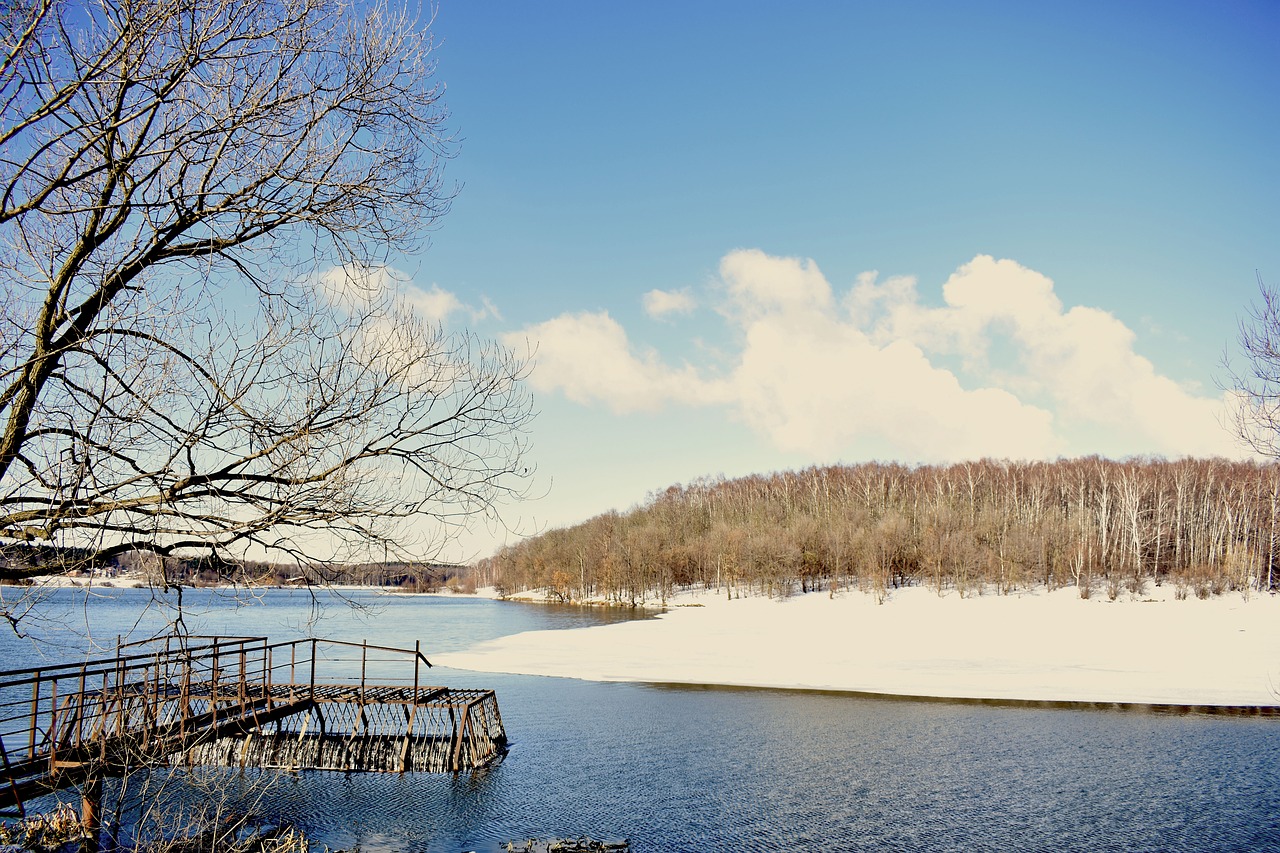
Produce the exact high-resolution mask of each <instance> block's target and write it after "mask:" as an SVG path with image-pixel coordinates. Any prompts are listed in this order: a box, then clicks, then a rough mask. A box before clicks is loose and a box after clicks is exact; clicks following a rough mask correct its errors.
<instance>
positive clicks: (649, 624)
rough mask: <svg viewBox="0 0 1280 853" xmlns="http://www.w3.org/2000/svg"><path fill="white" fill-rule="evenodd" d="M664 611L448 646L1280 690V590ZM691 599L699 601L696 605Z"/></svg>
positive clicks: (1047, 683) (930, 679) (784, 673)
mask: <svg viewBox="0 0 1280 853" xmlns="http://www.w3.org/2000/svg"><path fill="white" fill-rule="evenodd" d="M669 603H670V604H672V605H673V607H672V609H671V610H669V611H668V612H666V613H663V614H661V615H660V616H659V617H658V618H656V619H648V620H640V621H633V622H623V623H616V624H611V625H603V626H598V627H592V628H581V629H575V630H554V631H533V632H528V633H524V634H517V635H514V636H511V637H504V638H501V639H498V640H494V641H490V642H487V643H483V644H481V645H478V646H476V647H474V648H472V649H470V650H467V651H465V652H458V653H454V654H448V655H439V656H438V657H437V658H436V662H437V663H440V664H444V665H446V666H450V667H455V668H458V669H469V670H477V671H482V672H509V673H521V674H529V675H553V676H565V677H571V678H582V679H589V680H597V681H640V682H665V683H687V684H723V685H741V686H756V687H781V688H801V689H819V690H843V691H859V692H870V693H887V694H896V695H904V696H937V697H952V698H971V699H1010V700H1018V699H1023V700H1044V701H1083V702H1133V703H1152V704H1190V705H1280V597H1274V596H1261V595H1255V596H1253V597H1252V598H1251V599H1249V600H1247V601H1246V600H1244V599H1243V598H1242V597H1241V596H1239V595H1235V594H1232V595H1225V596H1221V597H1218V598H1213V599H1208V600H1198V599H1194V598H1191V599H1187V600H1183V601H1179V600H1176V599H1175V597H1174V595H1173V590H1172V589H1171V588H1169V587H1162V588H1158V589H1154V590H1152V592H1151V594H1149V595H1146V596H1143V597H1142V598H1141V599H1140V600H1132V599H1128V598H1127V597H1124V598H1122V599H1121V600H1117V601H1114V602H1112V601H1107V600H1105V599H1092V600H1088V601H1085V600H1081V599H1080V598H1079V597H1078V596H1077V594H1076V591H1075V590H1074V589H1062V590H1058V591H1055V592H1052V593H1046V592H1033V593H1025V594H1022V595H1015V596H995V595H986V596H978V597H972V598H965V599H961V598H960V597H959V596H957V595H955V594H954V593H953V594H949V595H945V596H941V597H940V596H938V595H936V594H935V593H933V592H930V591H929V590H926V589H907V590H900V591H897V592H895V593H894V594H893V596H892V598H891V599H890V601H888V602H887V603H886V604H883V605H878V604H877V603H876V601H875V599H874V598H873V597H872V596H869V595H863V594H861V593H857V592H849V593H844V594H837V595H836V596H835V598H829V597H828V595H827V594H826V593H814V594H810V595H804V596H795V597H793V598H790V599H787V600H781V601H779V600H770V599H767V598H741V599H735V600H732V601H727V600H725V598H724V597H723V596H717V595H711V594H701V595H686V596H682V597H680V598H677V599H674V600H673V601H671V602H669ZM689 605H693V606H689Z"/></svg>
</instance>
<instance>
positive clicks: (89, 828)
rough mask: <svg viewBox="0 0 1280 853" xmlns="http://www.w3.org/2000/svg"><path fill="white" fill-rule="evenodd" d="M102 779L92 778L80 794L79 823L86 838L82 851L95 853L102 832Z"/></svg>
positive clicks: (98, 777) (99, 777)
mask: <svg viewBox="0 0 1280 853" xmlns="http://www.w3.org/2000/svg"><path fill="white" fill-rule="evenodd" d="M101 815H102V777H101V776H94V777H92V778H90V779H89V780H88V781H87V782H85V783H84V788H82V789H81V792H80V823H81V825H82V826H83V827H84V833H85V836H86V839H85V845H84V849H85V850H87V851H89V853H97V850H98V842H99V835H100V834H101V831H102V817H101Z"/></svg>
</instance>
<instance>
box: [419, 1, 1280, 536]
mask: <svg viewBox="0 0 1280 853" xmlns="http://www.w3.org/2000/svg"><path fill="white" fill-rule="evenodd" d="M433 29H434V32H435V34H436V37H437V40H438V42H439V44H438V51H437V54H436V57H437V59H438V62H439V67H438V73H439V76H440V78H441V79H442V80H443V81H444V82H445V83H446V85H447V86H448V90H447V94H446V99H447V102H448V106H449V109H450V111H451V113H452V116H453V119H452V123H453V127H454V128H455V129H456V131H457V133H458V135H459V136H460V137H461V145H460V148H459V153H458V156H457V158H456V159H455V160H453V161H452V162H450V163H449V164H448V167H447V170H448V175H449V176H450V178H451V179H452V180H454V181H457V182H458V183H459V184H461V185H462V190H461V193H460V195H459V196H458V198H457V200H456V202H455V204H454V207H453V210H452V212H451V213H450V214H449V215H448V216H446V217H445V218H444V219H443V220H442V221H441V223H440V224H439V225H438V227H437V228H436V230H435V231H434V232H433V234H432V243H431V246H430V248H429V249H428V251H427V252H425V253H424V254H422V255H421V256H419V257H415V258H412V259H403V261H402V262H400V263H399V265H400V266H401V267H402V268H403V269H404V271H405V272H406V273H407V274H408V276H409V278H410V279H411V282H412V284H411V285H410V287H411V288H416V289H418V290H420V291H425V292H427V293H437V292H440V293H443V294H451V295H452V298H447V297H439V295H438V294H437V295H438V298H437V299H435V300H434V301H433V300H429V299H423V300H422V301H423V304H433V305H435V306H436V308H435V312H436V315H437V317H438V318H440V319H443V321H444V322H445V323H446V324H447V325H451V326H456V327H468V328H471V329H472V330H474V331H475V332H477V333H479V334H481V335H485V336H489V337H494V338H499V339H502V340H505V341H507V342H508V343H509V344H511V345H513V346H516V347H522V346H523V345H524V342H525V341H529V342H530V343H531V344H532V345H534V346H536V347H537V354H536V356H535V366H534V368H533V373H532V376H531V383H532V386H533V388H534V391H535V394H536V398H537V405H538V408H539V410H540V412H541V414H540V416H539V418H538V420H537V421H536V422H535V424H534V427H533V433H532V435H531V439H532V443H533V451H532V460H533V461H534V462H535V463H536V465H537V466H538V475H537V476H538V481H537V483H535V486H534V491H535V492H536V493H538V494H541V495H543V496H542V497H541V498H539V499H538V500H534V501H530V502H526V503H523V504H520V505H518V506H513V507H508V508H507V509H506V511H505V513H506V518H507V521H508V522H509V523H511V524H512V525H514V526H515V527H516V528H517V529H518V531H520V532H536V531H537V530H540V529H544V528H545V527H547V526H561V525H564V524H570V523H573V522H576V521H580V520H582V519H585V518H587V517H590V516H592V515H595V514H597V513H599V512H603V511H606V510H608V509H611V508H616V509H620V510H625V509H626V508H627V507H629V506H631V505H632V504H635V503H637V502H639V501H641V500H643V499H644V497H645V495H646V493H648V492H649V491H651V490H659V489H662V488H665V487H666V486H667V485H670V484H671V483H673V482H687V481H689V480H692V479H694V478H696V477H699V476H704V475H711V476H715V475H719V474H724V475H726V476H738V475H741V474H746V473H750V472H767V471H773V470H778V469H782V468H797V467H803V466H807V465H811V464H826V463H836V462H849V463H855V462H859V461H864V460H868V459H894V460H899V461H904V462H923V461H928V462H934V461H947V460H953V459H962V458H968V457H972V456H994V457H1002V456H1004V457H1011V458H1036V457H1044V458H1054V457H1057V456H1059V455H1066V456H1075V455H1082V454H1090V453H1101V454H1104V455H1109V456H1125V455H1133V454H1158V455H1164V456H1170V457H1175V456H1181V455H1205V454H1210V453H1236V452H1238V451H1236V450H1235V449H1234V447H1233V445H1232V444H1231V442H1230V438H1229V436H1228V435H1227V434H1226V433H1225V432H1224V431H1223V430H1222V429H1221V427H1220V426H1219V425H1218V417H1219V416H1220V415H1221V413H1223V412H1225V409H1226V405H1227V404H1226V401H1225V400H1224V397H1223V391H1222V389H1221V388H1220V387H1219V384H1218V383H1220V382H1222V381H1225V376H1224V373H1223V371H1222V369H1221V367H1220V362H1221V359H1222V354H1223V351H1224V348H1226V347H1228V346H1229V345H1230V344H1231V341H1232V338H1233V335H1234V332H1235V328H1236V324H1237V322H1238V318H1239V317H1240V315H1241V314H1242V312H1243V311H1244V309H1245V308H1246V307H1247V305H1248V304H1249V302H1250V301H1251V300H1252V299H1253V298H1254V296H1255V294H1256V284H1255V271H1257V272H1258V273H1260V274H1261V275H1262V276H1263V277H1264V278H1268V279H1270V280H1272V281H1273V282H1276V283H1278V284H1280V244H1278V242H1277V232H1278V229H1277V224H1280V223H1278V221H1277V220H1278V219H1280V217H1278V215H1277V207H1276V206H1277V201H1278V200H1280V157H1278V156H1277V145H1280V109H1278V108H1277V106H1276V94H1277V93H1278V92H1280V61H1278V60H1277V59H1276V54H1275V45H1276V44H1277V43H1280V5H1277V4H1275V3H1272V2H1256V3H1248V2H1236V3H1233V2H1223V3H1176V2H1160V3H1138V2H1124V3H1116V2H1107V3H1090V2H1083V3H1070V4H1032V3H981V2H977V3H973V2H970V3H942V2H937V3H911V2H895V3H887V2H886V3H853V2H850V3H835V2H831V3H809V4H787V5H782V4H776V3H752V2H733V3H728V2H696V3H666V2H658V3H648V4H619V3H590V2H547V3H538V4H530V3H522V2H485V0H475V1H474V2H462V0H441V2H440V7H439V11H438V14H437V17H436V20H435V23H434V25H433ZM411 295H413V294H412V293H411ZM418 296H419V297H420V296H421V294H418ZM504 535H507V534H504V533H502V532H501V531H497V532H490V531H484V530H481V531H478V532H477V533H476V534H475V535H474V536H472V537H469V538H468V539H467V540H466V543H467V544H466V545H465V546H464V549H465V550H466V551H467V553H466V556H475V555H482V554H483V553H485V552H487V551H489V550H491V549H492V548H493V547H494V545H495V543H497V542H499V541H501V539H502V538H503V536H504ZM507 536H508V539H509V538H510V536H509V535H507Z"/></svg>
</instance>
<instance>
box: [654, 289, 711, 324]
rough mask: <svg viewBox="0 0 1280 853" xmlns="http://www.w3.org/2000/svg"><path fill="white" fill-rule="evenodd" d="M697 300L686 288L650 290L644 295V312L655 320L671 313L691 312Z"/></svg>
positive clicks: (664, 317)
mask: <svg viewBox="0 0 1280 853" xmlns="http://www.w3.org/2000/svg"><path fill="white" fill-rule="evenodd" d="M697 304H698V303H697V301H696V300H695V299H694V298H693V295H692V294H691V293H689V291H688V290H650V291H649V292H648V293H646V294H645V295H644V312H645V313H646V314H648V315H649V316H650V317H652V318H653V319H655V320H664V319H666V318H667V317H670V316H671V315H672V314H691V313H693V309H694V308H696V307H697Z"/></svg>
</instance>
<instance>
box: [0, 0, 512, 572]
mask: <svg viewBox="0 0 1280 853" xmlns="http://www.w3.org/2000/svg"><path fill="white" fill-rule="evenodd" d="M0 28H2V38H3V43H4V44H3V54H2V56H0V63H2V64H0V253H2V254H0V421H2V422H3V434H2V435H0V544H3V543H10V544H12V543H49V544H53V545H59V546H64V547H65V546H76V547H77V548H79V549H82V551H81V553H85V554H89V555H91V556H92V557H96V558H101V557H105V556H109V555H112V554H116V553H121V552H125V551H131V550H140V551H148V552H154V553H158V554H161V555H165V554H171V553H174V552H178V551H183V550H186V551H190V550H193V549H194V550H205V551H209V552H213V553H214V554H217V555H221V554H228V555H231V556H235V555H236V554H237V553H244V552H251V551H258V552H267V553H269V554H273V555H276V556H277V557H278V556H279V555H285V556H287V557H288V558H290V559H296V560H298V561H299V562H302V563H305V564H308V565H314V564H315V561H317V560H319V561H324V560H342V559H353V558H356V557H358V556H366V557H367V556H368V555H376V556H377V557H378V558H385V556H386V555H387V554H388V552H389V551H395V552H397V553H405V552H406V551H409V550H411V549H413V548H417V549H419V552H421V549H422V548H426V547H429V546H430V545H431V543H432V542H435V541H438V539H437V537H438V536H440V535H441V534H442V533H447V532H448V529H449V526H450V525H452V524H455V523H457V522H459V521H460V520H461V519H462V518H464V517H466V516H468V515H470V514H473V513H476V512H488V511H491V510H492V509H493V507H494V504H495V501H497V500H499V499H500V498H501V497H502V496H504V495H508V494H511V493H512V492H518V491H520V490H521V489H522V488H523V484H524V483H525V482H526V480H527V471H526V470H525V469H524V468H523V462H522V456H523V453H524V449H525V439H524V427H525V426H526V424H527V422H528V420H529V418H530V417H531V408H530V407H531V402H530V398H529V396H528V394H527V392H526V391H525V390H524V383H523V382H522V379H523V373H524V369H525V368H524V364H523V363H522V361H521V360H520V359H519V358H516V357H514V356H513V355H512V354H511V353H509V352H508V351H506V350H505V349H503V348H502V347H500V346H498V345H496V344H493V343H487V342H484V341H480V340H478V339H476V338H474V337H472V336H469V335H466V334H449V333H446V332H445V331H444V330H442V329H441V328H439V327H438V326H433V325H430V324H424V323H422V322H421V321H420V320H418V319H417V318H416V317H415V316H414V314H413V312H412V311H411V310H409V309H408V308H407V307H405V305H403V304H402V303H401V302H400V301H399V300H398V298H397V297H396V296H395V294H394V288H388V287H386V286H384V285H385V283H386V279H387V278H388V274H387V272H386V271H387V269H388V266H387V265H388V263H389V262H390V261H392V260H394V258H395V257H396V256H397V255H396V253H398V252H407V251H413V250H416V249H418V248H420V247H421V244H422V241H423V239H424V237H423V235H424V233H426V231H427V229H429V228H430V226H431V225H432V223H434V222H435V221H436V220H437V219H438V218H439V217H440V216H441V215H443V214H444V213H445V212H446V211H447V209H448V207H449V203H450V200H451V198H452V190H451V188H449V187H447V186H446V185H445V184H444V183H443V180H442V172H441V163H442V161H443V159H446V158H448V157H449V156H450V155H451V154H452V152H453V143H452V140H451V139H450V138H449V137H448V136H447V135H446V134H445V124H446V119H447V115H446V112H445V110H444V108H443V102H442V87H441V86H440V85H439V84H438V83H437V82H436V81H435V80H434V77H433V72H434V69H433V65H432V59H431V52H432V41H431V36H430V34H429V29H428V26H427V25H426V24H424V23H423V22H420V21H418V20H416V19H414V18H413V17H412V16H410V15H409V14H407V13H406V12H404V11H399V10H395V9H392V8H389V7H388V6H387V5H385V4H384V3H381V2H377V0H375V2H373V3H371V4H347V3H343V2H341V0H258V1H257V2H252V3H245V2H241V0H89V2H88V3H84V2H71V0H12V2H10V3H7V4H5V8H4V10H3V11H0ZM414 531H418V532H419V533H420V534H421V535H420V537H419V538H420V540H421V541H415V540H414V536H413V532H414Z"/></svg>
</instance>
